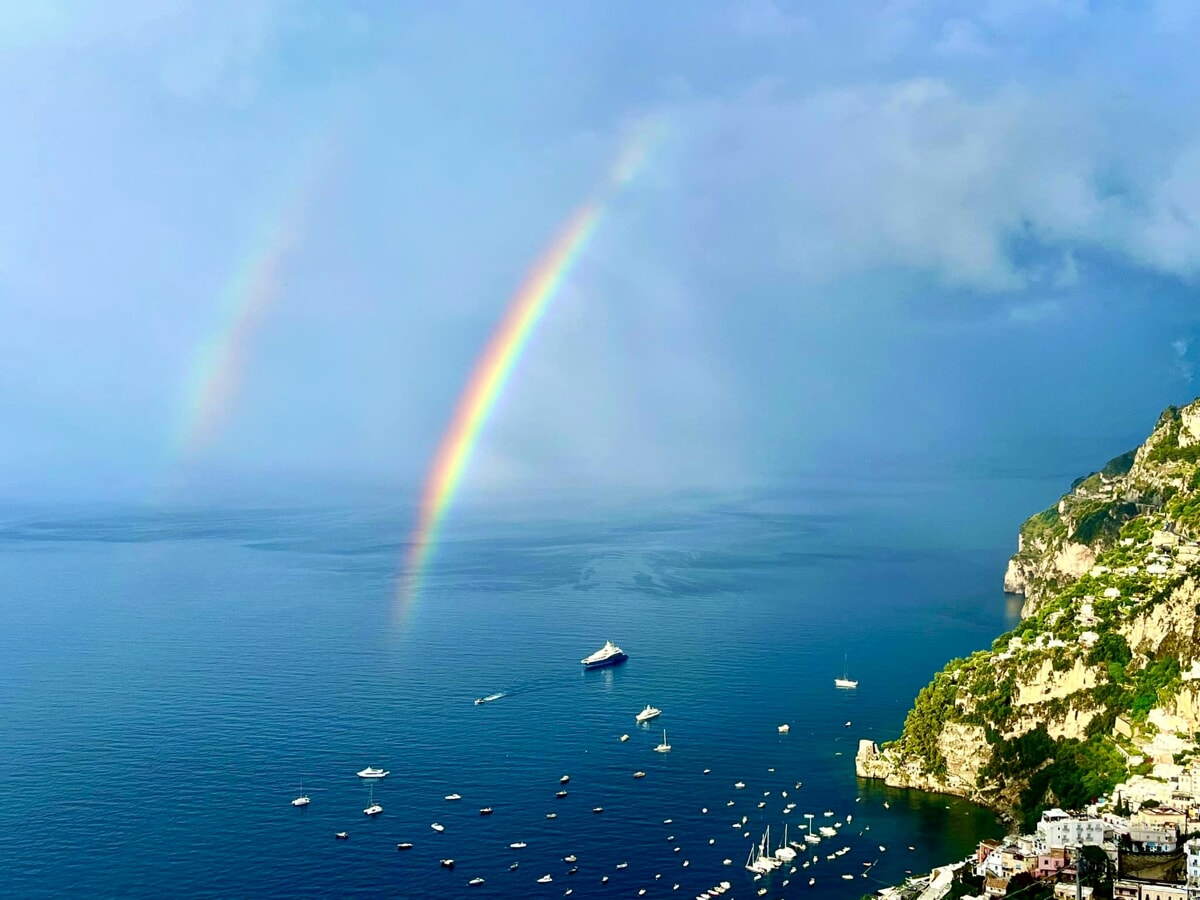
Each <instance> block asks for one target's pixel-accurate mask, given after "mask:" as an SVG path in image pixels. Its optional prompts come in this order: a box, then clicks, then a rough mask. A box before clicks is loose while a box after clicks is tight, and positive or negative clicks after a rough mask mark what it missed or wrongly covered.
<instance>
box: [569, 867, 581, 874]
mask: <svg viewBox="0 0 1200 900" xmlns="http://www.w3.org/2000/svg"><path fill="white" fill-rule="evenodd" d="M578 871H579V866H571V868H569V869H567V874H568V875H574V874H575V873H576V872H578Z"/></svg>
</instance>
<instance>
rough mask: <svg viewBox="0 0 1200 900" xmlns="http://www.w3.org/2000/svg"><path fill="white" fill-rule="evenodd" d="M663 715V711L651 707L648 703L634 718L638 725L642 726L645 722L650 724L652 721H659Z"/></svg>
mask: <svg viewBox="0 0 1200 900" xmlns="http://www.w3.org/2000/svg"><path fill="white" fill-rule="evenodd" d="M661 715H662V710H661V709H658V708H657V707H654V706H651V705H650V704H649V703H647V704H646V708H645V709H643V710H642V711H641V712H640V713H638V714H637V715H636V716H634V718H635V719H636V720H637V723H638V724H639V725H641V724H642V723H643V722H649V721H650V720H651V719H657V718H658V717H659V716H661Z"/></svg>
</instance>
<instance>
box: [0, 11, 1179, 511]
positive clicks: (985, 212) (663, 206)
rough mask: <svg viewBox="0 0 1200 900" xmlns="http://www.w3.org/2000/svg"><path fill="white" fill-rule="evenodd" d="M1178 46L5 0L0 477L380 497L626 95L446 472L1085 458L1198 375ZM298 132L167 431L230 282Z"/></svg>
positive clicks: (414, 452)
mask: <svg viewBox="0 0 1200 900" xmlns="http://www.w3.org/2000/svg"><path fill="white" fill-rule="evenodd" d="M1198 45H1200V7H1197V6H1196V5H1195V4H1193V3H1186V2H1166V0H1163V2H1158V3H1123V2H1085V0H1011V2H999V0H992V2H979V3H974V4H972V3H958V2H956V3H950V2H935V0H907V2H883V0H878V2H865V0H863V2H857V0H851V2H846V3H840V4H829V3H824V2H821V3H817V2H785V0H732V2H715V0H714V2H706V3H699V2H661V3H655V4H645V3H622V2H612V0H606V2H597V3H587V2H573V3H565V4H560V3H548V2H538V3H520V2H505V3H495V2H479V3H473V2H442V3H429V4H420V3H365V2H364V3H351V2H346V3H340V4H334V3H317V2H311V3H287V2H259V0H239V2H229V3H225V2H219V0H207V2H197V3H193V2H188V0H162V2H150V0H129V2H113V3H103V4H101V3H78V4H71V3H55V2H51V0H47V2H44V3H40V4H29V3H20V2H13V0H0V108H2V109H3V110H4V111H5V114H4V140H3V141H0V198H3V202H2V203H0V398H2V401H3V405H2V407H0V495H7V496H38V495H43V494H44V495H47V496H49V495H63V494H66V495H70V496H124V497H129V498H146V497H153V496H157V495H158V494H160V493H161V491H162V488H163V485H164V484H180V483H184V484H187V483H191V484H193V485H196V484H202V483H204V482H205V481H206V480H211V479H214V478H218V477H221V478H228V479H242V483H244V482H245V480H246V479H250V480H252V481H256V482H263V481H268V480H271V479H279V480H281V481H286V482H287V483H289V484H294V485H305V484H313V485H315V484H331V483H354V484H359V485H372V486H378V487H379V488H381V489H382V490H384V491H390V490H395V491H396V492H397V495H398V496H400V495H403V494H404V492H405V491H407V490H410V489H411V488H412V487H413V486H414V485H415V484H416V483H418V482H419V481H420V479H421V478H422V476H423V474H424V470H425V467H426V465H427V463H428V460H429V457H430V455H431V453H432V452H433V449H434V447H435V446H436V443H437V440H438V438H439V436H440V433H441V430H442V428H443V427H444V425H445V424H446V421H447V419H448V417H449V415H450V411H451V409H452V408H453V404H454V400H455V397H456V395H457V393H458V391H459V389H460V388H461V386H462V384H463V382H464V381H465V379H466V377H467V374H468V372H469V370H470V367H471V364H472V362H473V360H474V358H475V356H476V355H477V353H478V352H479V350H480V348H481V346H482V343H483V341H484V339H485V338H486V336H487V334H488V333H489V330H490V329H491V327H492V326H493V325H494V323H495V322H496V320H497V319H498V317H499V316H500V314H501V312H502V310H503V309H504V306H505V304H506V302H507V300H508V299H509V297H510V296H511V294H512V293H513V291H514V290H515V288H516V287H517V285H518V284H519V282H520V279H521V276H522V274H523V273H524V272H525V271H526V270H527V269H528V267H529V266H530V265H531V264H532V263H533V261H534V260H535V259H536V257H537V255H538V253H539V252H540V250H541V249H542V248H543V247H544V245H545V244H546V243H547V241H548V240H549V239H550V238H551V237H552V235H553V234H554V232H555V230H556V228H557V227H558V226H559V224H561V222H562V221H563V220H564V219H565V218H566V216H567V215H568V214H569V212H570V210H571V209H572V208H573V207H574V206H575V205H576V204H578V203H579V202H580V201H581V200H583V199H584V198H585V197H586V196H587V195H588V193H589V191H590V190H591V189H592V188H593V187H594V186H595V184H596V183H597V182H598V180H599V179H600V178H601V177H602V175H603V173H604V171H605V170H606V167H607V166H608V165H609V164H610V162H611V160H612V158H613V155H614V153H615V152H616V151H617V149H618V148H619V146H620V144H621V141H622V139H623V136H624V135H626V134H627V133H628V131H629V129H630V127H631V126H632V125H633V124H634V123H636V122H637V121H639V120H640V119H641V118H643V117H645V116H647V115H655V116H659V117H661V118H662V120H663V121H664V122H665V123H666V125H665V128H664V137H663V138H662V140H661V141H660V142H659V144H658V145H657V146H656V147H655V149H654V152H653V153H652V154H651V156H650V158H649V160H648V163H647V165H646V167H645V168H644V170H643V171H642V172H641V173H640V175H639V177H638V178H637V179H636V180H635V182H634V183H633V184H631V185H630V186H629V187H628V188H627V189H626V190H625V191H624V192H623V193H622V194H620V195H619V196H618V197H617V198H616V199H615V200H614V202H613V203H612V205H611V207H610V209H609V211H608V213H607V215H606V217H605V220H604V222H603V225H602V227H601V229H600V231H599V232H598V234H597V236H596V239H595V241H594V242H593V244H592V245H591V246H590V248H589V251H588V253H587V255H586V256H585V257H584V259H583V260H582V261H581V262H580V264H579V266H578V268H577V269H576V270H575V271H574V273H573V274H572V277H571V279H570V281H569V283H568V284H567V285H566V287H565V288H564V290H563V292H562V294H561V296H560V297H559V298H558V299H557V300H556V301H555V304H554V306H553V307H552V308H551V310H550V312H549V314H548V315H547V318H546V320H545V322H544V324H543V325H542V327H541V329H540V330H539V332H538V334H537V335H536V337H535V339H534V341H533V342H532V344H531V346H530V349H529V351H528V353H527V355H526V357H525V358H524V359H523V361H522V363H521V365H520V367H519V368H518V370H517V372H516V373H515V375H514V378H513V381H512V382H511V385H510V387H509V389H508V391H507V393H506V395H505V396H504V398H503V400H502V401H501V403H500V404H499V406H498V408H497V410H496V414H495V417H494V418H493V420H492V422H491V423H490V425H489V427H488V429H487V432H486V435H485V438H484V440H483V442H482V444H481V446H480V448H479V452H478V454H477V456H476V458H475V460H474V463H473V465H472V468H471V471H470V475H469V477H468V481H467V486H466V490H467V492H468V494H469V495H472V496H484V495H487V494H489V493H490V492H501V493H505V492H517V493H520V492H525V491H529V490H532V489H534V488H544V487H547V486H560V487H564V488H583V489H584V490H592V491H605V490H613V489H628V490H630V491H633V492H638V491H654V490H674V489H690V488H707V489H725V488H731V487H745V486H758V485H770V484H775V483H780V482H786V481H788V480H789V479H791V478H794V477H797V476H798V475H800V474H803V473H811V472H814V471H816V472H819V471H823V470H826V469H835V468H838V467H846V466H851V467H853V466H857V465H871V466H874V467H880V468H881V469H886V468H887V467H888V466H910V465H912V464H913V463H914V462H923V463H929V464H932V465H944V466H951V467H953V466H966V467H971V466H980V465H982V466H993V467H996V468H998V469H1012V468H1014V467H1016V468H1020V467H1021V466H1026V467H1030V468H1032V469H1033V470H1036V471H1038V472H1045V471H1059V470H1061V471H1063V472H1064V473H1069V472H1074V471H1077V470H1080V469H1086V468H1087V467H1089V466H1094V465H1098V464H1099V463H1100V462H1102V461H1103V458H1104V457H1105V456H1106V455H1110V454H1112V453H1116V452H1118V451H1120V450H1122V449H1125V448H1126V447H1127V446H1130V445H1132V444H1133V443H1134V442H1136V441H1137V440H1139V439H1140V438H1141V437H1142V436H1143V435H1144V433H1145V432H1146V431H1147V430H1148V428H1149V427H1150V425H1152V423H1153V420H1154V417H1155V415H1156V413H1157V412H1158V410H1159V409H1161V408H1162V407H1163V406H1165V405H1166V404H1168V403H1171V402H1180V401H1184V400H1187V399H1190V398H1191V397H1193V396H1194V395H1196V394H1197V393H1200V387H1198V386H1197V383H1196V381H1195V377H1196V363H1197V360H1198V359H1200V306H1198V304H1197V302H1196V287H1197V276H1198V274H1200V110H1198V109H1197V108H1196V105H1195V103H1194V98H1195V96H1196V95H1197V88H1198V87H1200V85H1198V84H1197V81H1200V64H1197V62H1196V60H1195V54H1194V48H1195V46H1198ZM323 138H330V139H331V143H332V146H333V151H332V153H331V156H330V159H331V160H332V162H330V163H329V164H327V165H325V166H323V167H322V168H321V170H320V171H319V172H317V173H316V178H315V179H314V182H313V183H314V185H315V187H314V192H313V194H312V196H311V198H310V202H309V203H308V204H307V214H306V215H305V216H304V218H303V221H302V222H300V227H298V229H297V232H296V238H295V242H294V245H293V246H292V248H291V251H290V252H289V253H288V255H287V256H286V258H285V259H284V260H283V261H282V265H281V269H280V277H279V290H278V292H277V295H276V296H274V297H273V300H272V303H271V304H270V308H269V310H268V312H267V314H266V315H265V316H264V317H263V318H262V320H261V321H260V322H259V323H258V326H257V327H256V329H255V330H254V331H253V333H252V334H251V335H250V336H249V340H248V342H247V344H246V354H245V358H244V360H243V366H242V372H241V377H240V379H239V381H238V384H237V390H236V391H235V392H234V393H233V395H232V396H231V399H230V402H229V403H228V405H227V407H226V408H225V414H224V415H223V416H222V418H221V419H220V422H219V427H218V428H217V429H216V430H215V431H214V433H213V435H212V437H211V440H209V441H207V442H206V443H204V444H203V445H202V446H200V447H198V448H196V449H194V450H193V451H192V452H189V453H185V452H183V451H182V450H181V447H180V439H179V431H180V425H179V423H180V418H181V415H183V413H184V411H185V410H186V406H187V396H188V389H189V383H188V382H189V377H190V374H189V373H190V372H191V370H192V367H193V364H194V360H195V358H196V354H197V352H198V348H199V347H200V346H201V345H202V343H203V341H204V340H205V339H206V338H207V337H209V336H211V335H213V334H214V333H217V332H218V331H219V329H220V323H221V321H222V308H221V298H222V293H223V291H225V289H226V288H227V286H228V285H229V283H230V282H231V280H232V279H233V277H234V276H235V274H236V272H237V271H238V270H239V267H240V266H243V265H244V263H245V262H246V260H247V259H248V258H250V257H251V256H252V255H253V253H254V250H255V248H256V247H258V246H260V245H261V243H262V235H263V233H264V231H266V232H268V233H269V232H270V229H271V227H272V225H273V224H276V223H277V222H278V219H279V213H278V210H279V209H281V208H283V207H284V206H286V203H287V199H288V196H289V191H290V190H291V188H290V185H292V184H294V183H295V181H296V171H297V169H298V168H301V167H303V165H304V160H305V159H306V158H307V157H306V153H308V150H307V149H306V148H310V147H311V146H312V144H313V142H314V141H319V140H321V139H323Z"/></svg>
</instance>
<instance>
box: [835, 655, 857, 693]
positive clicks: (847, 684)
mask: <svg viewBox="0 0 1200 900" xmlns="http://www.w3.org/2000/svg"><path fill="white" fill-rule="evenodd" d="M833 683H834V685H835V686H836V687H840V688H856V687H858V682H857V681H855V680H854V679H852V678H851V677H850V670H849V668H848V667H847V666H846V657H843V658H842V677H841V678H835V679H833Z"/></svg>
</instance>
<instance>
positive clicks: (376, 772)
mask: <svg viewBox="0 0 1200 900" xmlns="http://www.w3.org/2000/svg"><path fill="white" fill-rule="evenodd" d="M387 774H388V772H387V770H386V769H373V768H371V767H370V766H367V767H366V768H365V769H363V770H362V771H361V772H359V773H358V777H359V778H383V777H384V776H386V775H387Z"/></svg>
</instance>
